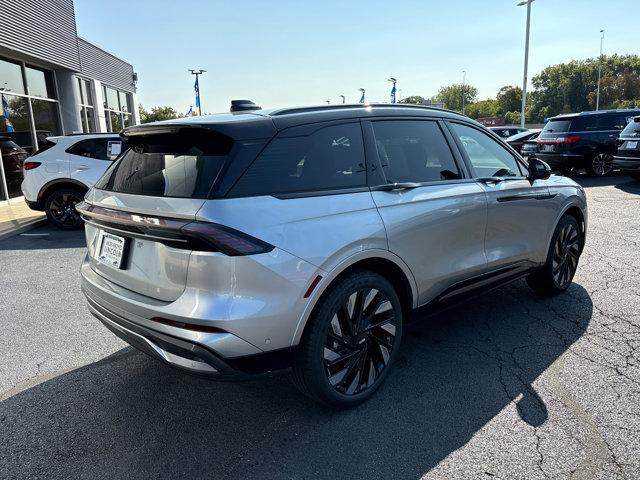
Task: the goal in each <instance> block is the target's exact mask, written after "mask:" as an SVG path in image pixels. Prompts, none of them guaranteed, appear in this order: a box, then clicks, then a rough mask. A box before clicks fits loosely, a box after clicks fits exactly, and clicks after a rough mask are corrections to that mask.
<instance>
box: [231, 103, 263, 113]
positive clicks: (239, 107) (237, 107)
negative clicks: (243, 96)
mask: <svg viewBox="0 0 640 480" xmlns="http://www.w3.org/2000/svg"><path fill="white" fill-rule="evenodd" d="M250 110H262V107H260V106H258V105H256V104H255V103H253V102H252V101H251V100H231V108H230V109H229V111H230V112H231V113H234V112H248V111H250Z"/></svg>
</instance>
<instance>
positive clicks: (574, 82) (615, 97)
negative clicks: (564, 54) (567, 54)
mask: <svg viewBox="0 0 640 480" xmlns="http://www.w3.org/2000/svg"><path fill="white" fill-rule="evenodd" d="M638 77H640V56H638V55H608V56H607V55H605V56H603V58H602V79H601V83H600V87H601V88H600V93H601V97H600V107H601V108H607V107H610V106H612V105H613V103H614V102H621V101H625V100H637V99H638V97H635V98H634V95H638V91H637V89H636V87H635V86H637V85H638V82H640V80H639V79H638ZM532 83H533V87H534V89H535V95H533V96H532V98H531V103H530V106H531V107H530V108H531V111H530V114H528V115H527V116H528V117H529V116H530V117H531V118H532V119H533V120H534V121H542V120H543V119H544V118H546V117H549V116H551V115H557V114H559V113H569V112H580V111H584V110H594V109H595V103H596V91H597V88H598V59H597V58H589V59H587V60H574V61H572V62H569V63H561V64H558V65H551V66H549V67H546V68H545V69H544V70H542V72H540V73H539V74H538V75H536V76H534V77H533V79H532Z"/></svg>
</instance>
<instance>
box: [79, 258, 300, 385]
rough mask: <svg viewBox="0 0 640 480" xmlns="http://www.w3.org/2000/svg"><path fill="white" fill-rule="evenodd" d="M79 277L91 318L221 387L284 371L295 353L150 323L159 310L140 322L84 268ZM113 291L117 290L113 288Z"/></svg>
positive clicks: (219, 334)
mask: <svg viewBox="0 0 640 480" xmlns="http://www.w3.org/2000/svg"><path fill="white" fill-rule="evenodd" d="M81 277H82V291H83V293H84V295H85V297H86V298H87V302H88V306H89V310H90V312H91V313H92V314H93V315H94V316H95V317H96V318H98V320H100V321H101V322H102V323H103V324H104V325H105V326H106V327H107V328H108V329H109V330H111V331H112V332H113V333H114V334H115V335H117V336H118V337H120V338H121V339H122V340H124V341H125V342H127V343H129V344H130V345H131V346H133V347H135V348H137V349H138V350H140V351H142V352H144V353H146V354H148V355H150V356H151V357H153V358H154V359H156V360H159V361H160V362H162V363H164V364H166V365H169V366H172V367H175V368H177V369H179V370H182V371H184V372H187V373H191V374H195V375H199V376H205V377H207V378H210V379H212V380H220V381H241V380H247V379H250V378H255V377H256V376H260V375H265V374H272V373H276V372H280V371H286V370H287V369H288V368H289V367H290V366H291V365H292V359H293V358H294V355H295V351H296V347H287V348H281V349H277V350H276V349H274V350H270V351H262V350H260V349H258V348H257V347H255V346H254V345H252V344H250V343H249V342H247V341H245V340H243V339H242V338H240V337H238V336H236V335H234V334H232V333H228V332H225V331H220V332H203V331H194V330H189V329H185V328H180V327H178V326H171V325H165V324H162V323H160V322H157V321H153V320H150V318H152V317H153V316H154V315H158V314H160V315H161V314H162V312H161V308H159V309H157V313H156V314H154V313H152V312H149V313H148V314H146V315H145V316H144V317H142V316H140V315H138V314H136V313H134V312H133V311H132V310H133V309H132V308H127V307H126V305H125V304H123V300H124V298H123V297H122V296H121V295H117V294H116V292H115V291H110V290H109V286H108V285H107V282H106V280H104V279H102V277H100V276H99V275H98V274H96V273H95V272H94V271H93V270H92V269H91V268H90V266H89V265H88V264H87V263H85V264H84V265H83V266H82V269H81ZM105 287H106V288H105ZM112 287H113V289H114V290H115V287H116V286H112ZM120 293H121V292H120ZM114 294H116V296H114ZM130 307H133V305H130Z"/></svg>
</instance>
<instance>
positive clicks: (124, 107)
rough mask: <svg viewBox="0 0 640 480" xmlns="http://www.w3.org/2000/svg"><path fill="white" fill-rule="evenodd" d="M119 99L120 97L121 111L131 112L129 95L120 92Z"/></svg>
mask: <svg viewBox="0 0 640 480" xmlns="http://www.w3.org/2000/svg"><path fill="white" fill-rule="evenodd" d="M118 97H120V110H121V111H123V112H128V111H129V99H128V97H129V95H127V94H126V93H124V92H118Z"/></svg>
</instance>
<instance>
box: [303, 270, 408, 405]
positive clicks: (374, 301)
mask: <svg viewBox="0 0 640 480" xmlns="http://www.w3.org/2000/svg"><path fill="white" fill-rule="evenodd" d="M402 319H403V309H402V306H401V303H400V298H399V297H398V294H397V292H396V290H395V288H394V287H393V285H391V283H389V281H388V280H387V279H386V278H385V277H383V276H382V275H380V274H378V273H374V272H370V271H367V270H354V271H353V272H350V273H348V274H345V275H344V276H343V277H341V278H338V279H337V280H335V281H334V282H333V284H331V285H330V286H329V287H328V288H327V290H326V291H325V292H324V293H323V295H322V296H321V298H320V299H319V300H318V303H317V304H316V306H315V307H314V310H313V313H312V315H311V317H310V318H309V321H308V322H307V325H306V327H305V331H304V333H303V336H302V339H301V341H300V345H299V346H298V353H297V360H296V361H295V362H294V365H293V375H292V379H293V381H294V383H295V384H296V386H297V387H298V388H299V389H300V390H301V391H302V392H303V393H304V394H306V395H308V396H309V397H311V398H313V399H314V400H316V401H318V402H320V403H323V404H324V405H327V406H330V407H339V408H344V407H353V406H355V405H358V404H359V403H362V402H363V401H365V400H366V399H368V398H370V397H371V395H373V393H374V392H375V391H376V390H377V389H378V387H380V385H382V383H383V382H384V380H385V378H386V377H387V375H388V374H389V371H390V370H391V366H392V365H393V363H394V361H395V359H396V358H397V356H398V352H399V350H400V343H401V340H402V326H403V325H402Z"/></svg>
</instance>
